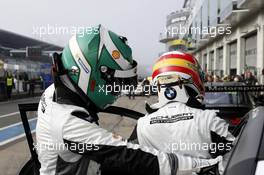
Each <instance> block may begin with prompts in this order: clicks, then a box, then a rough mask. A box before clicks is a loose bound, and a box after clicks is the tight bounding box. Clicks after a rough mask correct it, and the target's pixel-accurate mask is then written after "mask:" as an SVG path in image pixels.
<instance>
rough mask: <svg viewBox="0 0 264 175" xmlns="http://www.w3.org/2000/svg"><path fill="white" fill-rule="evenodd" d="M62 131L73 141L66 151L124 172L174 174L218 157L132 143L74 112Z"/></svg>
mask: <svg viewBox="0 0 264 175" xmlns="http://www.w3.org/2000/svg"><path fill="white" fill-rule="evenodd" d="M62 134H63V139H64V143H66V144H70V145H72V144H74V145H75V147H73V148H74V149H75V150H73V149H70V151H72V152H74V153H77V154H82V155H85V156H87V157H88V158H89V159H92V160H94V161H96V162H98V163H100V164H105V163H107V164H108V166H112V167H113V169H118V171H121V172H124V173H125V172H126V171H129V172H134V174H157V175H158V174H164V175H171V174H174V175H176V174H180V173H181V172H186V171H197V170H199V169H200V168H202V167H206V166H210V165H213V164H216V163H217V162H218V159H210V160H207V159H193V158H190V157H185V156H177V155H175V154H166V153H163V152H160V151H158V150H156V149H153V148H148V147H144V146H140V145H137V144H132V143H129V142H127V141H126V140H124V139H123V138H122V137H121V136H117V135H115V134H113V133H111V132H108V131H107V130H105V129H103V128H101V127H99V126H98V125H96V124H93V123H89V122H87V121H85V120H83V119H80V118H77V117H75V116H72V117H69V119H68V121H67V122H66V124H65V125H64V127H63V133H62ZM76 145H78V146H76ZM80 145H81V146H80ZM87 145H88V146H87ZM80 148H81V149H80ZM110 168H111V167H110Z"/></svg>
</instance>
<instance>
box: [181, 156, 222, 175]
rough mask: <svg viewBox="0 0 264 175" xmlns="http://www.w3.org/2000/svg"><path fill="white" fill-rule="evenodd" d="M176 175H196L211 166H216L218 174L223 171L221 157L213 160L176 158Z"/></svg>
mask: <svg viewBox="0 0 264 175" xmlns="http://www.w3.org/2000/svg"><path fill="white" fill-rule="evenodd" d="M178 161H179V162H178V166H179V167H178V174H179V175H181V174H186V173H190V174H191V173H192V172H196V173H198V172H199V171H200V170H201V169H203V168H206V167H210V166H213V165H216V166H218V169H219V172H222V173H223V171H224V167H223V163H222V162H223V157H222V156H218V157H216V158H215V159H201V158H193V157H185V156H178Z"/></svg>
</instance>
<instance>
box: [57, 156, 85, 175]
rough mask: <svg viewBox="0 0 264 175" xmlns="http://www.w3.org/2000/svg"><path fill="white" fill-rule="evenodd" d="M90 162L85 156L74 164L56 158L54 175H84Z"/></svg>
mask: <svg viewBox="0 0 264 175" xmlns="http://www.w3.org/2000/svg"><path fill="white" fill-rule="evenodd" d="M89 162H90V160H89V159H88V158H86V157H85V156H83V157H81V158H80V159H79V160H78V161H76V162H66V161H64V160H63V159H62V158H61V157H60V156H58V159H57V164H56V175H73V174H74V175H85V174H87V171H88V166H89Z"/></svg>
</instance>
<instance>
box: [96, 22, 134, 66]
mask: <svg viewBox="0 0 264 175" xmlns="http://www.w3.org/2000/svg"><path fill="white" fill-rule="evenodd" d="M103 46H105V47H106V49H107V51H108V52H109V53H110V55H111V56H112V52H113V51H114V50H117V51H119V50H118V49H117V47H116V45H115V44H114V43H113V41H112V39H111V37H110V35H109V31H108V30H107V29H105V28H104V27H103V26H101V27H100V45H99V53H98V57H100V55H101V52H102V48H103ZM113 60H114V61H115V62H116V63H117V64H118V65H119V66H120V67H121V68H122V69H123V70H127V69H130V68H131V64H130V63H129V62H128V61H127V60H126V59H125V58H124V57H123V55H122V53H121V52H120V58H118V59H114V58H113Z"/></svg>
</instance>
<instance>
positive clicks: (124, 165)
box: [64, 139, 160, 175]
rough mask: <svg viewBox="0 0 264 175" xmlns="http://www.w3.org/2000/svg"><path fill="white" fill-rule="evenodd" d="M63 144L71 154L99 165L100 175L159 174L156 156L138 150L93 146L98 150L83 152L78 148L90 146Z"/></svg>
mask: <svg viewBox="0 0 264 175" xmlns="http://www.w3.org/2000/svg"><path fill="white" fill-rule="evenodd" d="M64 143H65V144H66V145H67V146H68V148H69V150H70V151H72V152H73V153H76V154H81V155H85V156H86V158H88V159H91V160H94V161H96V162H97V163H99V164H101V174H102V175H106V174H107V175H109V174H114V175H121V174H122V175H124V174H125V175H146V174H148V175H159V174H160V173H159V163H158V158H157V156H155V155H153V154H150V153H147V152H144V151H142V150H140V149H137V150H134V149H130V148H127V147H126V146H110V145H94V148H97V147H99V149H85V150H83V149H79V148H88V147H89V148H91V145H89V144H85V143H78V142H72V141H69V140H65V139H64ZM72 148H74V149H72ZM75 148H78V149H75Z"/></svg>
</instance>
